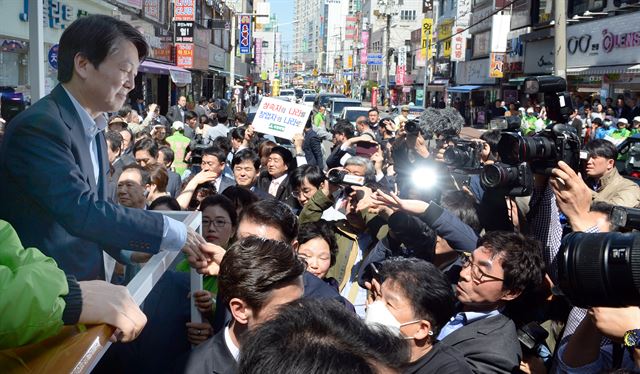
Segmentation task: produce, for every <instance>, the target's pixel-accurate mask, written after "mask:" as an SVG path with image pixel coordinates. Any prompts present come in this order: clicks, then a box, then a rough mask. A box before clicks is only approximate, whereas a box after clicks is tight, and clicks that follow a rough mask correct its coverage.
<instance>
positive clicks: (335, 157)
mask: <svg viewBox="0 0 640 374" xmlns="http://www.w3.org/2000/svg"><path fill="white" fill-rule="evenodd" d="M347 153H348V154H350V155H351V156H355V150H354V149H353V148H349V149H348V150H346V151H343V150H341V149H340V145H339V144H338V145H336V146H334V147H333V148H332V149H331V153H330V154H329V157H327V169H333V168H337V167H339V166H342V164H340V160H341V159H342V157H344V155H346V154H347Z"/></svg>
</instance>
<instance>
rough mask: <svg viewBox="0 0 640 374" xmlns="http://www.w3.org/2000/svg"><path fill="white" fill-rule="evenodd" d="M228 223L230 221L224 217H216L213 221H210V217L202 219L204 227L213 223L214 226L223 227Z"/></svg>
mask: <svg viewBox="0 0 640 374" xmlns="http://www.w3.org/2000/svg"><path fill="white" fill-rule="evenodd" d="M228 223H229V221H225V220H224V219H214V220H213V221H209V220H208V219H203V220H202V226H203V227H209V226H210V225H211V224H213V226H214V227H217V228H222V227H225V226H226V225H227V224H228Z"/></svg>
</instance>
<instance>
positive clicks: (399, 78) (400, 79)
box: [396, 65, 407, 86]
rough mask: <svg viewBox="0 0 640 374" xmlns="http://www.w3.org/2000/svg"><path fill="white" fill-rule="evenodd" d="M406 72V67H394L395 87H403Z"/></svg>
mask: <svg viewBox="0 0 640 374" xmlns="http://www.w3.org/2000/svg"><path fill="white" fill-rule="evenodd" d="M406 72H407V66H406V65H397V66H396V86H404V75H405V73H406Z"/></svg>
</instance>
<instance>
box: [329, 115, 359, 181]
mask: <svg viewBox="0 0 640 374" xmlns="http://www.w3.org/2000/svg"><path fill="white" fill-rule="evenodd" d="M331 132H332V133H333V144H334V145H333V148H331V154H329V157H327V168H328V169H333V168H336V167H340V166H343V165H344V161H345V160H346V159H347V158H349V157H351V156H355V154H356V152H355V149H354V148H353V147H351V146H350V145H349V146H345V147H344V148H343V147H342V145H343V144H345V142H346V141H347V140H349V139H351V138H353V137H354V129H353V125H352V124H351V122H349V121H347V120H341V119H340V120H338V121H337V122H336V124H335V125H334V126H333V129H332V130H331Z"/></svg>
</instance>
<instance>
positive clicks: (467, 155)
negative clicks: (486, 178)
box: [444, 139, 482, 170]
mask: <svg viewBox="0 0 640 374" xmlns="http://www.w3.org/2000/svg"><path fill="white" fill-rule="evenodd" d="M481 152H482V143H480V142H474V141H469V140H462V139H454V140H453V146H449V147H448V148H447V149H446V150H445V151H444V162H445V164H447V165H449V166H451V167H453V168H455V169H464V170H479V169H481V168H482V164H481V163H480V153H481Z"/></svg>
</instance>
